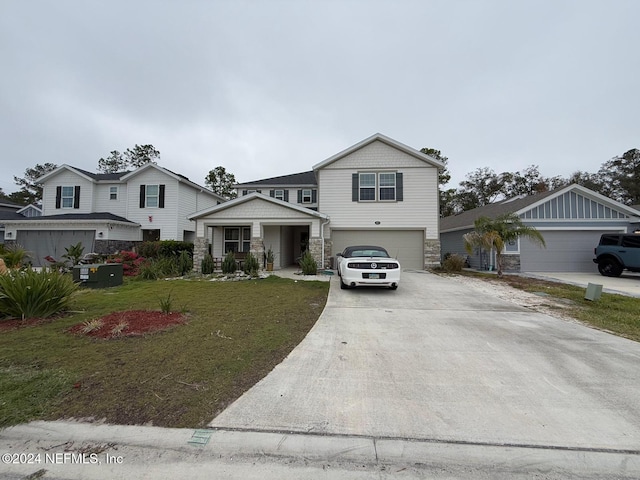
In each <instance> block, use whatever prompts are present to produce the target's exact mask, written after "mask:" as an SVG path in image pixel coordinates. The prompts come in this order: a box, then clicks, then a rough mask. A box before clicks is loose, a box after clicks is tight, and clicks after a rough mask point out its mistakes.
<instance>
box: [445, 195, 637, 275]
mask: <svg viewBox="0 0 640 480" xmlns="http://www.w3.org/2000/svg"><path fill="white" fill-rule="evenodd" d="M505 213H515V214H516V215H518V216H519V217H520V218H521V219H522V221H523V222H524V223H525V224H526V225H530V226H532V227H535V228H536V229H537V230H539V231H540V233H541V234H542V235H543V237H544V239H545V242H546V248H543V247H540V246H538V245H537V244H535V243H533V242H531V241H530V240H528V239H526V238H521V239H519V241H518V242H514V243H512V244H509V245H506V246H505V251H504V252H503V253H504V256H503V259H504V260H503V261H504V269H505V270H506V271H522V272H597V266H596V264H595V263H593V249H594V248H595V247H596V246H597V245H598V241H599V238H600V235H602V234H603V233H606V232H618V233H627V232H633V231H634V230H636V229H637V228H638V223H639V222H640V218H639V216H640V212H638V211H637V210H635V209H634V208H632V207H629V206H626V205H623V204H621V203H618V202H616V201H614V200H611V199H610V198H607V197H605V196H603V195H600V194H599V193H596V192H594V191H592V190H589V189H588V188H585V187H582V186H580V185H575V184H574V185H570V186H568V187H564V188H560V189H557V190H553V191H550V192H544V193H540V194H538V195H531V196H528V197H524V198H514V199H509V200H504V201H502V202H497V203H493V204H490V205H486V206H484V207H479V208H475V209H473V210H469V211H466V212H463V213H461V214H459V215H453V216H450V217H446V218H443V219H442V220H441V221H440V241H441V248H442V253H443V254H444V255H446V254H447V253H451V254H453V253H458V254H461V255H467V252H466V251H465V249H464V242H463V238H462V236H463V235H464V234H465V233H467V232H470V231H472V230H473V229H474V222H475V220H476V219H478V218H479V217H481V216H485V217H489V218H495V217H497V216H498V215H502V214H505ZM469 260H470V263H471V266H472V267H473V268H479V269H486V268H488V267H490V266H495V254H493V255H488V254H484V253H483V254H481V253H480V252H479V251H476V252H474V255H471V256H470V259H469Z"/></svg>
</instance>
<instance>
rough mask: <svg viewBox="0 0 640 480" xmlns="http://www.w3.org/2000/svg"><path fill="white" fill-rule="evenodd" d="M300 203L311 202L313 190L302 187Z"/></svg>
mask: <svg viewBox="0 0 640 480" xmlns="http://www.w3.org/2000/svg"><path fill="white" fill-rule="evenodd" d="M302 203H313V191H312V190H311V189H310V188H303V189H302Z"/></svg>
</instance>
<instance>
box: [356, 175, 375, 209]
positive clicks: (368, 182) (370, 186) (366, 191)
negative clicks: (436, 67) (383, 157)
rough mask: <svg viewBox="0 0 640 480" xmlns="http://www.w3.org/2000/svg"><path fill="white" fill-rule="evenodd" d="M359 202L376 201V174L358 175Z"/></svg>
mask: <svg viewBox="0 0 640 480" xmlns="http://www.w3.org/2000/svg"><path fill="white" fill-rule="evenodd" d="M359 199H360V201H361V202H374V201H375V200H376V174H375V173H361V174H360V195H359Z"/></svg>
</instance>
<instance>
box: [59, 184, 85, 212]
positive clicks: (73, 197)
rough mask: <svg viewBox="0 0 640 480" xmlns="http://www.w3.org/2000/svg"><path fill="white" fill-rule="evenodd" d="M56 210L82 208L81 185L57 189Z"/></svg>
mask: <svg viewBox="0 0 640 480" xmlns="http://www.w3.org/2000/svg"><path fill="white" fill-rule="evenodd" d="M56 208H80V185H76V186H75V187H63V186H58V187H56Z"/></svg>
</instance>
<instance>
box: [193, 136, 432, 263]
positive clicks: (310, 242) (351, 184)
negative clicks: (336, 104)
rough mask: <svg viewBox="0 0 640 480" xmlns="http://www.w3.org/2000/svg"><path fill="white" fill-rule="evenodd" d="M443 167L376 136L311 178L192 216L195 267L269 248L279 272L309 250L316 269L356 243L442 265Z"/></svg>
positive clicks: (288, 179)
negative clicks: (207, 260)
mask: <svg viewBox="0 0 640 480" xmlns="http://www.w3.org/2000/svg"><path fill="white" fill-rule="evenodd" d="M442 167H443V165H442V163H441V162H439V161H438V160H436V159H434V158H432V157H430V156H428V155H425V154H423V153H421V152H419V151H418V150H415V149H413V148H411V147H408V146H406V145H403V144H402V143H400V142H397V141H395V140H393V139H391V138H389V137H386V136H384V135H381V134H375V135H373V136H371V137H369V138H367V139H365V140H363V141H361V142H359V143H357V144H355V145H353V146H351V147H349V148H347V149H346V150H343V151H342V152H340V153H337V154H336V155H334V156H332V157H330V158H328V159H326V160H324V161H322V162H320V163H318V164H316V165H314V166H313V169H312V171H308V172H303V173H297V174H293V175H284V176H281V177H273V178H267V179H262V180H257V181H253V182H248V183H242V184H238V185H236V189H237V191H238V198H236V199H234V200H231V201H229V202H225V203H223V204H220V205H216V206H213V207H211V208H208V209H204V210H202V211H199V212H197V213H194V214H193V215H191V216H190V217H189V218H190V219H192V220H195V221H196V244H195V262H194V263H195V265H199V262H200V259H201V258H202V256H204V254H205V253H207V252H211V253H212V255H213V256H217V257H221V256H224V254H225V252H228V251H241V252H247V251H251V252H252V253H254V254H256V255H257V256H258V258H260V259H262V258H263V255H264V253H265V252H266V251H267V250H268V249H269V248H271V249H272V250H273V252H274V254H275V262H274V264H275V268H282V267H285V266H288V265H291V264H295V262H296V260H297V259H298V258H299V256H300V255H301V254H302V252H303V251H305V250H306V249H309V251H310V252H311V254H312V255H313V256H314V258H315V259H316V261H317V262H318V265H320V266H324V267H329V266H331V265H330V263H331V262H330V260H331V258H333V257H335V255H336V254H337V253H339V252H341V251H342V250H343V249H344V247H346V246H348V245H353V244H374V245H381V246H384V247H386V248H387V249H388V250H389V252H390V254H392V255H394V256H397V257H398V259H399V260H400V262H401V263H402V265H403V267H404V268H415V269H423V268H425V267H426V266H428V265H434V264H438V263H439V262H440V241H439V231H438V230H439V229H438V221H439V220H438V211H439V207H438V201H439V199H438V169H440V168H442Z"/></svg>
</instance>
